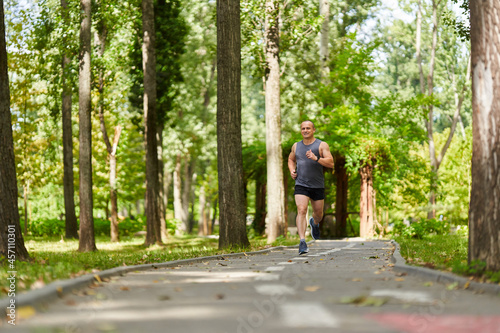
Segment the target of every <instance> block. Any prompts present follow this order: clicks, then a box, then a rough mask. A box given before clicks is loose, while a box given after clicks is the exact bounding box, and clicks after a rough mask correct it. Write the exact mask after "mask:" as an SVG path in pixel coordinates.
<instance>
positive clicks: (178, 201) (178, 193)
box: [174, 153, 184, 235]
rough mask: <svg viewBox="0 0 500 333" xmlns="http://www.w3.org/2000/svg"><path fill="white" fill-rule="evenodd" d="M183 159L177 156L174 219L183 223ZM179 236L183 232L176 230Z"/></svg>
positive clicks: (179, 155)
mask: <svg viewBox="0 0 500 333" xmlns="http://www.w3.org/2000/svg"><path fill="white" fill-rule="evenodd" d="M181 169H182V159H181V154H180V153H179V154H177V157H176V159H175V168H174V218H175V219H176V220H179V221H183V219H184V217H183V214H184V210H183V209H182V176H181ZM175 232H176V234H177V235H180V234H181V230H179V229H176V230H175Z"/></svg>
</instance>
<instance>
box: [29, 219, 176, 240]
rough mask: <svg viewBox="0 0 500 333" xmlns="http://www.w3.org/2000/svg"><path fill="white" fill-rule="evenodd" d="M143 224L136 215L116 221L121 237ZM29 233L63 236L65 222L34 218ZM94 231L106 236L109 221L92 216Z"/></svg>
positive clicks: (44, 235)
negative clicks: (133, 217)
mask: <svg viewBox="0 0 500 333" xmlns="http://www.w3.org/2000/svg"><path fill="white" fill-rule="evenodd" d="M145 226H146V217H145V216H138V217H136V218H135V219H131V218H128V217H127V218H125V219H123V220H120V221H119V223H118V229H119V233H120V236H121V237H124V236H132V235H133V234H135V233H136V232H138V231H143V230H145ZM174 226H175V225H173V224H170V225H168V226H167V227H169V228H172V227H174ZM174 230H175V229H174ZM29 233H30V235H31V236H34V237H54V236H56V237H57V236H63V235H64V234H65V222H64V220H59V219H44V220H35V221H32V222H31V224H30V225H29ZM94 233H95V235H96V236H108V235H109V234H110V221H109V220H107V219H102V218H94Z"/></svg>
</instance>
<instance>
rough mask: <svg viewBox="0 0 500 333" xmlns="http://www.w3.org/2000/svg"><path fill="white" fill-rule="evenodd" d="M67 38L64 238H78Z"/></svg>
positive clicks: (63, 64)
mask: <svg viewBox="0 0 500 333" xmlns="http://www.w3.org/2000/svg"><path fill="white" fill-rule="evenodd" d="M68 11H69V9H68V3H67V2H66V0H61V13H62V20H63V22H64V24H65V25H69V24H70V23H69V21H70V20H69V13H68ZM67 44H68V38H67V37H66V36H64V37H63V51H62V52H63V55H62V61H61V69H62V71H61V81H62V82H61V83H62V103H61V108H62V110H61V113H62V132H63V162H64V175H63V184H64V185H63V187H64V212H65V214H64V216H65V219H66V238H78V223H77V220H76V213H75V185H74V176H73V126H72V122H71V107H72V103H71V98H72V92H73V91H72V87H71V82H70V75H71V74H70V70H69V64H70V63H71V58H70V52H69V51H68V47H67Z"/></svg>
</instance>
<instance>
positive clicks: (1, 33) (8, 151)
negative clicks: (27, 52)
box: [0, 1, 29, 271]
mask: <svg viewBox="0 0 500 333" xmlns="http://www.w3.org/2000/svg"><path fill="white" fill-rule="evenodd" d="M15 163H16V162H15V157H14V138H13V134H12V119H11V113H10V89H9V75H8V69H7V47H6V43H5V23H4V8H3V1H2V3H0V256H3V257H5V258H7V260H9V266H8V267H9V269H8V270H12V271H15V266H14V261H10V260H11V259H15V260H27V259H29V255H28V251H27V250H26V247H25V246H24V238H23V234H22V232H21V225H20V221H19V211H18V202H17V178H16V164H15Z"/></svg>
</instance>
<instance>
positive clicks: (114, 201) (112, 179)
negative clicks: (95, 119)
mask: <svg viewBox="0 0 500 333" xmlns="http://www.w3.org/2000/svg"><path fill="white" fill-rule="evenodd" d="M121 132H122V127H121V126H116V127H115V135H114V136H113V146H112V149H111V152H110V153H109V188H110V200H111V241H112V242H118V241H119V240H120V236H119V232H118V196H117V190H116V149H117V148H118V141H119V140H120V134H121Z"/></svg>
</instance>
